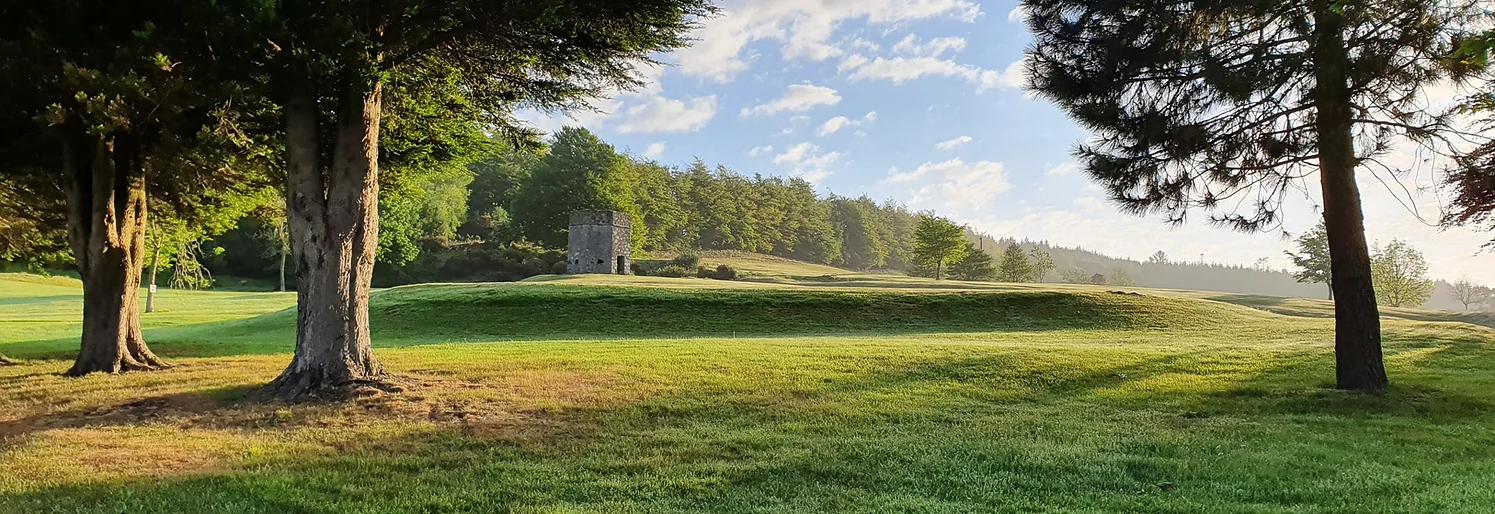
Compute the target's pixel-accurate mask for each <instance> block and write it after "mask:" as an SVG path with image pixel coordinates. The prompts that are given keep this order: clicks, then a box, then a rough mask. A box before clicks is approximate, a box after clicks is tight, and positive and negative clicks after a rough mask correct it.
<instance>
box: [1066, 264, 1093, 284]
mask: <svg viewBox="0 0 1495 514" xmlns="http://www.w3.org/2000/svg"><path fill="white" fill-rule="evenodd" d="M1059 281H1061V282H1064V283H1066V284H1089V283H1090V274H1089V273H1086V272H1085V270H1082V269H1079V268H1074V269H1068V270H1064V272H1063V273H1060V274H1059Z"/></svg>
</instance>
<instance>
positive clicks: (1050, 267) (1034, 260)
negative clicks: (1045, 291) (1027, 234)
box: [1028, 246, 1059, 282]
mask: <svg viewBox="0 0 1495 514" xmlns="http://www.w3.org/2000/svg"><path fill="white" fill-rule="evenodd" d="M1028 263H1029V265H1031V266H1032V268H1033V280H1032V281H1033V282H1043V279H1045V278H1048V276H1049V273H1050V272H1052V271H1054V268H1057V267H1059V266H1058V265H1056V264H1054V258H1053V257H1052V256H1050V255H1049V252H1045V251H1043V250H1040V249H1038V247H1037V246H1035V247H1033V249H1032V250H1028Z"/></svg>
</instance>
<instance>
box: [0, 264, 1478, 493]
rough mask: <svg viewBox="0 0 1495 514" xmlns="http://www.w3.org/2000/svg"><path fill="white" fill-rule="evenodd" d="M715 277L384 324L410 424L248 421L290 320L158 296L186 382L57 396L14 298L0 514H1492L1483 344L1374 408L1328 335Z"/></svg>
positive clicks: (1443, 352) (1079, 298) (1443, 325)
mask: <svg viewBox="0 0 1495 514" xmlns="http://www.w3.org/2000/svg"><path fill="white" fill-rule="evenodd" d="M717 260H722V261H726V262H729V263H732V264H733V265H734V266H736V267H738V268H739V269H744V270H747V269H748V268H750V267H752V266H757V268H756V270H750V271H747V274H748V276H747V277H746V280H744V281H737V282H719V281H712V280H705V279H663V278H649V277H610V276H589V277H564V278H562V277H539V278H537V279H534V280H531V281H527V282H523V283H514V284H433V285H424V286H410V287H399V288H394V289H389V290H384V291H380V292H378V293H376V294H375V296H374V299H373V301H372V303H373V306H372V315H373V319H374V339H375V347H376V352H377V354H378V355H379V357H380V358H381V359H382V360H383V361H384V363H385V364H386V366H387V367H388V368H389V370H390V371H391V372H392V373H393V374H394V375H395V376H396V377H397V378H396V381H397V383H398V384H399V385H400V386H401V387H402V388H403V389H404V390H403V391H402V392H399V393H398V394H375V395H372V396H368V397H364V398H360V399H357V400H354V401H350V402H347V403H336V404H326V403H313V404H285V403H275V402H266V401H261V400H258V399H256V397H255V395H254V393H255V391H256V388H257V387H259V386H260V385H262V384H264V383H266V382H268V381H269V380H270V379H272V378H274V376H275V375H276V374H277V373H278V372H279V371H280V369H281V368H282V367H283V366H285V365H286V364H287V363H288V362H289V352H290V350H291V348H292V346H293V344H294V341H293V337H294V332H293V327H292V324H293V323H294V317H293V316H292V313H291V311H289V310H287V309H288V308H290V307H291V306H292V304H293V303H294V301H295V297H294V294H279V293H223V292H182V291H166V292H165V293H164V294H162V295H161V298H160V299H159V302H160V303H159V304H158V305H160V307H161V311H160V312H157V313H153V314H150V315H146V316H145V318H144V321H145V324H146V336H147V338H148V339H149V340H150V342H151V345H152V348H153V349H155V350H156V352H157V353H158V354H161V355H162V356H164V357H166V358H168V359H169V360H171V361H172V362H173V363H175V364H176V365H177V366H176V367H175V368H173V369H171V370H168V371H163V372H153V373H131V374H125V375H120V376H101V375H95V376H89V377H85V378H81V379H72V378H65V377H62V376H60V373H61V372H62V371H64V370H66V369H67V367H68V365H69V364H70V358H71V352H72V351H74V350H75V346H76V341H75V337H76V331H77V321H78V319H77V318H78V315H79V307H78V304H79V290H78V288H77V284H76V282H75V281H71V280H67V279H42V278H38V277H33V276H29V275H18V274H11V275H0V354H5V355H8V356H10V357H12V358H17V359H19V360H21V361H22V364H21V365H17V366H0V438H3V439H0V512H25V513H31V512H110V513H113V512H266V513H271V512H275V513H279V512H317V513H321V512H349V513H352V512H411V513H426V512H704V511H712V512H827V511H839V512H1035V511H1036V512H1066V513H1075V512H1139V513H1141V512H1149V513H1150V512H1173V513H1195V512H1231V513H1238V512H1239V513H1246V512H1252V513H1255V512H1260V513H1277V512H1282V513H1288V512H1291V513H1298V512H1308V513H1330V512H1334V513H1376V512H1387V513H1391V512H1469V513H1475V512H1495V487H1492V486H1495V411H1492V406H1495V372H1492V370H1495V351H1492V350H1495V330H1491V329H1489V328H1485V327H1483V326H1479V324H1487V320H1486V319H1484V318H1479V317H1475V316H1468V315H1455V314H1452V313H1431V312H1425V311H1413V310H1398V311H1389V312H1387V313H1386V314H1387V315H1386V317H1385V321H1384V326H1385V336H1386V339H1387V342H1386V352H1387V368H1388V371H1389V373H1390V374H1391V378H1392V381H1393V386H1392V389H1391V390H1390V391H1388V392H1387V393H1385V394H1382V395H1362V394H1352V393H1342V392H1338V391H1334V390H1332V389H1331V388H1330V387H1329V386H1331V385H1332V379H1333V373H1332V372H1333V356H1332V339H1333V338H1332V336H1333V333H1332V329H1333V325H1332V320H1330V319H1327V318H1325V317H1323V314H1324V306H1325V305H1327V304H1326V303H1324V302H1316V301H1312V300H1283V299H1271V298H1263V297H1245V296H1239V295H1224V294H1218V293H1199V292H1182V291H1164V290H1148V289H1138V288H1125V290H1117V289H1116V288H1105V287H1090V286H1064V285H1050V284H1044V285H1034V284H1027V285H1023V284H978V283H961V282H942V283H935V282H932V281H928V280H920V279H910V278H907V277H894V276H884V275H870V274H854V273H847V272H836V271H827V270H826V269H821V268H812V267H807V266H805V267H801V266H799V265H796V264H794V263H792V262H783V261H777V260H773V259H763V258H756V257H750V256H740V255H721V256H703V258H702V263H703V264H712V263H714V262H716V261H717ZM831 270H833V269H831Z"/></svg>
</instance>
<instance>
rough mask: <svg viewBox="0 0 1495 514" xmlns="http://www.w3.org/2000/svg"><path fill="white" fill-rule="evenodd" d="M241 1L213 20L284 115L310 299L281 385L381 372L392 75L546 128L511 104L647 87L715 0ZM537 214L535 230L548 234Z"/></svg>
mask: <svg viewBox="0 0 1495 514" xmlns="http://www.w3.org/2000/svg"><path fill="white" fill-rule="evenodd" d="M213 5H224V4H213ZM237 5H238V4H237V3H235V4H234V6H237ZM246 7H247V8H245V9H244V10H243V11H242V12H234V13H227V14H229V15H224V16H218V17H216V18H214V19H213V20H212V21H214V22H216V23H219V24H221V25H220V26H218V27H217V28H216V29H215V30H212V31H210V32H213V33H216V34H217V35H218V36H220V37H219V39H218V40H217V41H215V44H214V45H212V47H213V48H214V49H216V51H218V52H221V53H225V54H234V55H240V56H243V57H244V58H246V59H252V60H253V62H254V64H256V65H258V66H257V67H246V69H243V70H241V71H242V73H241V77H242V79H243V80H244V81H246V82H252V81H256V80H261V79H265V80H267V82H266V83H265V84H264V85H265V87H264V90H265V91H266V93H267V94H269V95H271V96H272V97H273V99H274V100H276V102H277V103H279V104H280V109H279V111H278V114H279V117H280V119H281V120H282V121H283V123H284V127H285V130H284V137H285V155H286V164H287V179H286V200H287V214H288V216H287V217H288V219H289V220H290V224H289V225H290V236H291V248H292V253H293V255H294V257H295V258H294V261H295V262H296V266H297V274H298V276H299V277H300V280H298V281H297V289H298V298H299V300H300V301H299V302H298V316H297V337H296V351H295V354H294V356H293V357H292V362H291V364H290V366H288V367H287V368H286V370H285V371H284V372H283V373H282V374H281V376H280V377H279V378H277V379H276V380H275V382H274V383H272V384H271V385H270V389H271V391H272V392H273V393H275V394H276V395H278V396H282V397H298V396H302V395H306V394H316V392H317V391H319V390H322V389H324V388H330V387H331V388H335V387H342V386H344V385H346V384H351V383H357V382H359V381H365V380H377V379H379V378H380V377H382V376H383V367H382V366H380V365H379V363H378V360H377V359H375V358H374V355H373V351H372V348H371V342H370V338H369V326H368V295H369V288H370V280H371V278H372V271H373V266H372V264H373V262H374V255H375V253H376V249H377V248H376V247H377V244H378V241H377V234H378V232H379V230H378V227H379V219H378V197H379V195H378V191H379V185H380V181H381V178H380V172H379V158H380V156H381V153H380V149H379V144H378V143H379V142H380V140H381V137H380V121H381V119H382V118H383V109H382V106H383V104H384V103H385V98H384V94H385V92H386V90H387V89H388V90H390V91H394V89H395V88H394V87H393V86H394V84H392V83H391V82H390V81H391V79H392V78H393V77H398V76H400V75H402V74H407V75H421V74H422V72H421V70H430V71H432V72H433V73H432V74H436V75H444V74H445V73H444V72H445V70H450V71H451V72H452V73H453V74H455V76H456V77H460V83H461V87H460V88H458V90H459V91H460V93H461V94H462V95H463V96H464V97H465V99H466V100H467V101H468V102H470V103H471V105H472V106H473V107H474V108H475V109H477V110H478V111H480V112H482V113H484V115H485V122H486V123H485V125H486V128H488V129H490V130H491V131H494V132H497V133H500V134H504V135H505V136H507V137H510V138H513V139H517V140H526V141H527V140H532V139H533V138H534V136H535V132H534V131H533V130H532V129H529V128H528V127H527V126H525V125H524V124H523V123H522V122H520V121H518V120H517V119H515V118H514V116H513V114H512V113H513V109H514V108H515V107H519V106H529V107H535V108H539V109H541V110H547V111H548V110H556V109H563V108H577V109H580V108H585V107H586V101H587V100H588V99H591V98H595V97H598V96H601V95H603V94H604V93H605V92H607V91H610V90H629V89H633V88H636V87H638V86H639V85H640V82H639V77H638V75H637V73H636V72H635V70H636V68H637V66H639V65H641V64H648V63H651V62H653V56H655V55H658V54H659V53H661V52H667V51H669V50H671V49H675V48H680V47H683V46H685V45H686V44H688V43H689V39H688V36H687V34H688V33H689V32H690V30H692V29H693V28H695V26H696V21H697V20H698V19H699V18H700V17H703V16H709V15H711V14H712V13H713V12H714V8H712V7H711V6H710V5H709V4H708V3H707V1H706V0H641V1H636V2H614V1H602V0H554V1H546V2H487V1H481V0H450V1H444V2H428V1H424V0H382V1H378V2H374V1H369V0H350V1H342V2H300V1H283V2H268V3H266V2H261V3H255V4H253V5H250V6H246ZM173 29H174V30H172V32H184V33H194V32H196V30H195V28H194V30H189V29H188V28H186V27H173ZM432 87H436V86H435V85H432ZM440 87H445V86H440ZM406 94H408V92H406ZM567 160H569V159H567ZM615 186H616V184H603V185H601V186H600V187H598V188H597V189H598V190H600V191H603V192H604V195H603V196H605V197H608V198H617V197H622V196H623V195H625V194H628V195H631V192H632V190H633V189H631V188H630V189H628V192H627V193H624V192H623V191H621V190H618V189H616V188H615ZM552 221H553V220H552ZM540 226H541V224H538V223H536V224H532V225H531V229H532V230H537V231H541V232H543V230H542V229H541V228H539V227H540ZM562 230H564V228H563V229H562Z"/></svg>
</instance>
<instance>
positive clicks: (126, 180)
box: [63, 131, 166, 376]
mask: <svg viewBox="0 0 1495 514" xmlns="http://www.w3.org/2000/svg"><path fill="white" fill-rule="evenodd" d="M81 134H82V132H81V131H77V132H76V133H75V135H74V136H73V137H71V138H69V139H68V140H67V142H66V143H65V145H64V152H65V153H64V155H63V167H64V168H65V170H66V172H67V174H68V177H69V180H68V191H67V196H68V241H69V243H70V244H71V246H72V248H73V256H74V258H75V259H76V260H77V261H78V275H79V276H80V278H82V282H83V335H82V342H81V345H80V347H79V350H78V358H77V360H76V361H75V362H74V363H73V367H72V369H70V370H68V375H72V376H81V375H86V374H89V373H93V372H104V373H119V372H121V371H135V370H150V369H157V368H162V367H165V366H166V363H165V362H163V361H162V360H161V359H160V358H157V357H156V355H155V354H153V353H151V350H150V348H149V347H147V346H146V344H145V338H144V337H142V336H141V332H140V271H141V267H142V264H143V262H142V259H143V256H144V253H145V217H146V211H145V172H144V168H143V163H142V162H141V155H140V142H139V140H138V139H137V138H136V137H134V136H131V135H128V134H124V135H116V136H114V137H112V138H109V139H100V138H97V137H91V136H83V135H81Z"/></svg>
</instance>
